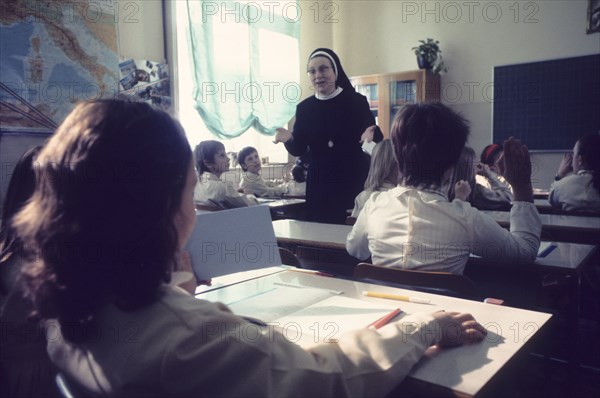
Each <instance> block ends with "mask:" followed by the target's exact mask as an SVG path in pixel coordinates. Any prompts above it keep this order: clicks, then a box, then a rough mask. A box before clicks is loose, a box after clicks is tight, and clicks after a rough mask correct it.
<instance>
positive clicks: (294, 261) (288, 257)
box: [279, 246, 302, 268]
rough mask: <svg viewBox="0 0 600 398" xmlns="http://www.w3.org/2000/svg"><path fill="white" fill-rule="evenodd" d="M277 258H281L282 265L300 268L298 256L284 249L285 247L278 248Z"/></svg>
mask: <svg viewBox="0 0 600 398" xmlns="http://www.w3.org/2000/svg"><path fill="white" fill-rule="evenodd" d="M279 257H281V263H282V264H285V265H291V266H292V267H297V268H302V264H301V263H300V259H298V256H296V255H295V254H294V252H293V251H291V250H289V249H286V248H285V247H281V246H280V247H279Z"/></svg>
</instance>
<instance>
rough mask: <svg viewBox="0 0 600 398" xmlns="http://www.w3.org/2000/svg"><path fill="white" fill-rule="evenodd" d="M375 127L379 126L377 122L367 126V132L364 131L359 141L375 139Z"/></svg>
mask: <svg viewBox="0 0 600 398" xmlns="http://www.w3.org/2000/svg"><path fill="white" fill-rule="evenodd" d="M375 128H377V126H376V125H375V124H374V125H372V126H370V127H367V129H366V130H365V132H364V133H362V135H361V136H360V141H359V142H360V143H361V144H362V143H363V142H371V141H373V136H374V135H375Z"/></svg>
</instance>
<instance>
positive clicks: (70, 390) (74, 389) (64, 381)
mask: <svg viewBox="0 0 600 398" xmlns="http://www.w3.org/2000/svg"><path fill="white" fill-rule="evenodd" d="M55 380H56V386H57V387H58V391H59V392H60V395H61V396H62V397H63V398H84V397H89V398H92V397H97V396H99V395H96V394H92V393H90V392H89V391H87V390H86V389H85V388H84V387H83V386H81V385H79V384H78V383H77V382H76V381H74V380H72V379H69V378H68V377H67V376H66V375H64V374H63V373H61V372H59V373H58V374H57V375H56V379H55Z"/></svg>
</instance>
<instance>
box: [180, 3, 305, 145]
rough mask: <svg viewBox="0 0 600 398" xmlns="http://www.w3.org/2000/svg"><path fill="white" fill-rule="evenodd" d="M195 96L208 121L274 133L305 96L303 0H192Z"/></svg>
mask: <svg viewBox="0 0 600 398" xmlns="http://www.w3.org/2000/svg"><path fill="white" fill-rule="evenodd" d="M187 12H188V14H187V15H188V23H189V29H188V32H189V35H188V50H189V51H190V55H191V56H190V59H191V70H192V80H193V81H194V90H193V99H194V101H195V104H196V109H197V111H198V113H199V114H200V116H201V117H202V119H203V120H204V122H205V124H206V126H207V127H208V129H209V130H210V131H211V132H212V133H214V134H215V135H216V136H217V137H219V138H221V139H223V138H234V137H238V136H240V135H241V134H243V133H244V132H245V131H246V130H248V129H249V128H250V127H254V128H255V129H256V130H258V131H259V132H260V133H262V134H266V135H274V134H275V129H276V128H278V127H283V126H285V124H286V123H287V122H288V121H289V120H290V119H291V118H292V116H293V115H294V113H295V108H296V104H297V103H298V101H299V100H300V97H301V92H300V85H299V58H298V57H299V55H298V54H299V49H298V39H299V36H300V19H301V9H300V5H299V4H298V2H297V1H288V2H262V1H254V2H242V1H239V2H238V1H193V0H188V1H187Z"/></svg>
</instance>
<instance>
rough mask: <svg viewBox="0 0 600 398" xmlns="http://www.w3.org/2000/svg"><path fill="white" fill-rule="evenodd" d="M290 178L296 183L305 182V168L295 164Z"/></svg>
mask: <svg viewBox="0 0 600 398" xmlns="http://www.w3.org/2000/svg"><path fill="white" fill-rule="evenodd" d="M292 177H293V178H294V181H296V182H305V181H306V167H304V166H303V165H301V164H296V165H294V167H292Z"/></svg>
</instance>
